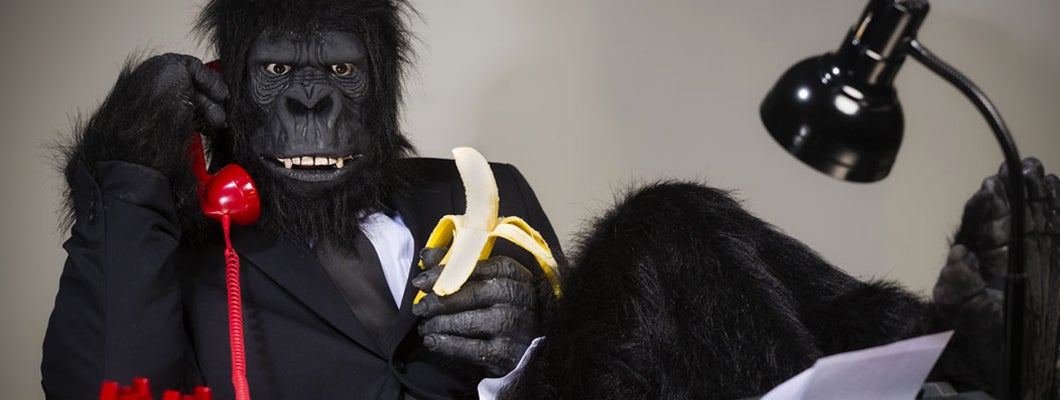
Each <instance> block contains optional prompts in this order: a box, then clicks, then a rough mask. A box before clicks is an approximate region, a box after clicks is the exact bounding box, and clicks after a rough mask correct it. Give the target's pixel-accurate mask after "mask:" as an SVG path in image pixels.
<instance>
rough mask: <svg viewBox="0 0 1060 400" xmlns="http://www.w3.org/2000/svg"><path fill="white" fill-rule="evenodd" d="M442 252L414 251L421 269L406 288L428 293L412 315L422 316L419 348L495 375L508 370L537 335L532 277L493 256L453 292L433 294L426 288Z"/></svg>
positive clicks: (511, 262)
mask: <svg viewBox="0 0 1060 400" xmlns="http://www.w3.org/2000/svg"><path fill="white" fill-rule="evenodd" d="M445 251H446V249H424V250H423V251H422V252H421V253H420V258H421V259H422V260H423V265H424V266H427V267H428V269H427V271H425V272H423V273H421V274H420V275H419V276H417V277H416V278H415V279H413V280H412V284H413V285H414V286H416V287H417V288H419V289H420V290H423V291H424V292H426V293H428V295H427V296H425V297H424V298H423V299H421V300H420V302H419V303H418V304H416V305H415V306H413V307H412V312H413V313H414V314H416V315H417V316H419V317H421V318H423V321H421V322H420V326H419V333H420V335H421V336H423V344H424V345H425V346H426V347H427V348H428V349H430V350H431V351H435V352H438V353H441V354H445V355H447V356H450V357H453V358H456V359H460V360H464V361H467V362H470V363H473V364H477V365H481V366H483V367H485V368H486V371H487V373H489V374H490V375H492V376H501V375H504V374H506V373H508V372H509V371H511V370H512V369H513V368H515V365H516V363H518V362H519V359H520V358H521V357H522V355H523V352H525V351H526V348H527V347H528V346H529V344H530V341H531V340H532V339H533V338H534V337H535V336H537V334H538V333H539V326H540V316H539V310H538V307H537V298H536V297H537V295H536V289H535V286H534V284H533V279H534V276H533V275H532V274H531V273H530V271H529V270H527V269H526V267H523V266H522V265H521V264H519V263H518V262H517V261H515V260H513V259H511V258H508V257H505V256H495V257H490V258H489V259H486V260H483V261H479V263H478V266H476V268H475V271H474V272H473V273H472V274H471V277H470V278H469V279H468V281H467V282H466V283H465V284H464V286H463V288H461V289H460V290H459V291H457V292H456V293H453V294H450V295H448V296H442V297H440V296H438V295H437V294H435V293H433V292H431V287H432V286H434V282H435V281H436V280H438V275H439V274H440V273H441V270H442V267H441V266H439V265H438V263H439V262H440V261H441V259H442V257H443V256H444V255H445Z"/></svg>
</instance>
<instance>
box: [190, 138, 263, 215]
mask: <svg viewBox="0 0 1060 400" xmlns="http://www.w3.org/2000/svg"><path fill="white" fill-rule="evenodd" d="M188 151H189V152H190V153H191V163H192V166H191V169H192V172H194V173H195V176H196V177H198V178H199V207H200V208H202V212H203V213H205V214H206V215H207V216H209V217H210V218H213V219H214V220H217V221H218V222H221V219H222V218H223V217H224V216H225V215H228V216H229V217H231V218H232V221H233V222H235V223H236V224H238V225H250V224H252V223H254V221H257V220H258V216H260V215H261V199H260V198H259V196H258V189H257V188H255V187H254V181H253V180H252V179H250V174H248V173H247V171H246V170H244V169H243V167H240V166H239V165H236V164H228V165H226V166H224V168H221V170H220V171H217V173H216V174H213V175H211V174H210V173H208V172H206V157H205V155H204V153H203V148H202V138H201V137H199V134H198V133H195V134H193V136H192V139H191V145H190V146H189V149H188Z"/></svg>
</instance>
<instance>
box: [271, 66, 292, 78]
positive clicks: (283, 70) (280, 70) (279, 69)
mask: <svg viewBox="0 0 1060 400" xmlns="http://www.w3.org/2000/svg"><path fill="white" fill-rule="evenodd" d="M265 71H266V72H268V73H270V74H273V75H276V76H281V75H286V74H287V73H288V72H291V66H290V65H286V64H277V63H270V64H265Z"/></svg>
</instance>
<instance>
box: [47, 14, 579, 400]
mask: <svg viewBox="0 0 1060 400" xmlns="http://www.w3.org/2000/svg"><path fill="white" fill-rule="evenodd" d="M401 7H402V5H401V4H399V3H395V2H392V1H380V0H351V1H339V0H335V1H314V0H306V1H286V0H284V1H281V0H275V1H236V0H232V1H228V0H217V1H213V2H211V3H209V4H208V5H207V6H206V9H205V10H204V12H203V14H202V18H201V22H200V24H201V25H200V28H201V29H204V30H206V31H207V32H208V33H209V34H210V35H211V36H212V38H213V39H214V43H215V44H216V45H217V51H218V53H219V55H220V56H221V61H220V64H221V69H222V70H223V76H222V75H219V74H218V73H216V72H214V71H212V70H210V69H208V68H207V67H206V66H204V65H203V63H202V62H200V61H199V60H197V59H195V58H193V57H190V56H183V55H175V54H167V55H162V56H157V57H153V58H151V59H149V60H146V61H145V62H143V63H141V64H139V65H137V66H134V67H130V68H129V69H128V70H127V71H125V72H124V73H123V74H122V75H121V77H120V78H119V79H118V82H117V84H116V85H115V88H114V90H113V91H112V93H111V94H110V95H109V97H108V98H107V100H106V101H105V102H104V104H103V105H102V106H101V108H100V109H99V111H98V112H97V113H96V114H95V115H93V116H92V118H91V119H90V120H89V121H88V123H87V124H86V125H85V126H84V127H82V128H81V130H80V132H79V135H78V136H77V141H76V143H75V144H74V145H73V146H71V148H70V152H69V157H68V164H67V166H66V170H65V172H66V178H67V181H68V183H69V188H70V195H71V196H70V197H71V198H70V201H71V203H72V208H73V210H72V211H73V217H74V220H75V223H74V225H73V228H72V231H71V238H70V239H69V240H68V241H67V242H66V244H65V248H66V250H67V252H68V253H69V257H68V259H67V262H66V266H65V268H64V271H63V276H62V281H61V284H60V291H59V294H58V297H57V300H56V304H55V309H54V312H53V314H52V317H51V320H50V323H49V326H48V332H47V335H46V338H45V343H44V359H43V364H42V372H43V377H44V379H43V385H44V389H45V392H46V394H47V396H48V397H49V398H63V399H75V398H86V397H90V396H94V395H95V393H96V392H97V391H98V390H99V388H100V384H101V383H102V382H103V381H104V380H115V381H119V382H125V383H127V382H129V381H130V380H131V379H132V378H133V377H135V376H143V377H147V378H149V379H150V380H151V383H152V386H153V387H154V388H155V389H157V390H162V389H167V388H181V389H184V390H185V391H187V390H188V389H190V387H191V386H193V385H196V384H207V385H209V386H210V387H211V388H212V389H213V390H214V391H215V394H216V396H217V398H221V399H224V398H231V397H232V396H233V389H232V385H231V384H229V382H230V380H229V379H230V376H231V375H230V374H231V361H230V360H229V349H228V329H227V328H228V327H227V325H226V323H225V322H226V317H225V312H226V310H227V306H226V298H225V276H224V269H225V260H224V252H223V244H224V240H223V239H222V238H221V237H220V235H219V232H218V231H219V227H218V225H217V224H216V223H213V222H211V221H208V220H206V219H205V217H204V216H203V215H202V213H201V212H200V211H199V207H198V204H197V194H196V181H195V178H194V177H193V176H192V175H191V171H190V168H189V164H188V161H187V159H186V156H185V155H186V154H187V151H188V150H187V149H188V142H189V139H190V138H191V137H192V133H191V132H192V131H193V130H195V129H205V131H206V132H207V133H208V137H209V138H210V139H212V140H211V146H210V147H211V150H212V152H211V154H212V158H213V161H214V164H215V165H222V164H223V163H227V162H236V163H238V164H240V165H242V166H243V167H244V168H246V169H247V170H248V171H249V173H250V174H251V176H252V177H253V179H254V180H255V181H256V183H257V186H258V189H259V191H260V193H261V197H262V203H263V206H262V207H263V210H262V217H261V219H260V220H259V221H258V222H256V223H255V224H253V225H251V226H247V227H236V228H235V229H234V231H233V232H232V243H233V245H234V248H235V249H236V251H237V252H238V253H239V254H240V256H241V257H242V260H243V268H242V277H241V285H242V290H243V315H244V321H245V322H244V326H245V335H246V346H247V347H246V349H247V356H246V359H247V364H248V365H247V369H248V380H249V382H250V387H251V392H252V393H253V396H254V398H256V399H296V398H299V399H307V398H308V399H338V398H350V397H356V398H381V399H398V398H419V399H443V398H467V397H473V396H474V389H475V385H476V384H477V383H478V382H479V381H480V380H481V379H483V378H484V377H487V376H498V375H501V374H503V373H506V372H507V371H508V370H510V369H511V368H512V367H513V366H514V365H515V362H516V361H517V360H518V358H519V357H520V356H521V355H522V353H523V352H524V350H525V349H526V347H527V345H528V343H529V341H530V340H531V339H532V338H533V337H534V336H535V335H536V334H537V333H538V332H537V331H538V326H539V325H540V321H539V318H540V316H541V315H542V313H541V311H542V310H541V308H543V307H544V306H541V307H539V305H538V302H539V301H538V300H540V301H541V302H542V303H546V302H547V301H548V296H537V291H538V290H548V289H547V287H545V286H546V285H541V289H539V287H538V286H535V283H536V282H542V281H543V279H538V278H540V276H537V277H535V276H534V275H533V273H531V272H530V271H528V270H527V269H526V268H524V267H523V266H522V265H521V264H525V265H533V264H528V263H532V262H534V260H533V258H532V257H530V256H529V255H528V254H525V253H523V252H517V251H514V246H511V247H505V246H499V247H498V248H497V251H496V252H495V253H494V254H499V255H504V254H507V255H511V256H512V257H513V258H514V259H513V258H508V257H504V256H495V257H492V258H490V259H489V260H487V261H484V262H482V265H480V267H479V268H478V269H477V271H476V273H475V275H473V276H472V278H471V281H470V282H468V283H467V284H466V285H465V287H464V289H463V290H462V291H461V292H460V293H458V294H455V295H451V296H447V297H445V298H444V299H439V298H437V296H436V295H434V294H431V295H430V296H428V297H427V298H425V299H424V300H423V301H422V302H421V305H418V306H417V307H416V308H415V309H414V308H413V305H412V300H413V297H414V295H415V294H416V291H417V287H419V288H428V287H429V286H430V285H431V280H432V278H436V274H434V275H430V274H423V275H424V276H427V277H425V278H419V279H418V280H417V279H414V278H416V277H417V274H419V273H420V268H419V267H418V266H417V263H416V261H418V260H416V258H417V257H415V252H416V250H417V249H420V248H423V246H424V243H425V239H426V235H427V234H428V233H429V232H430V229H431V227H433V226H434V224H435V223H437V221H438V220H439V219H440V218H441V217H442V216H443V215H446V214H462V213H463V210H464V191H463V185H462V183H461V181H460V179H459V176H458V174H457V172H456V170H455V167H454V165H453V163H452V162H447V161H443V160H432V159H408V158H404V157H405V156H406V154H407V153H408V152H409V151H410V150H411V146H410V145H409V143H408V142H407V140H406V139H405V138H404V136H402V135H401V133H400V132H399V131H398V130H397V119H398V118H397V109H398V102H399V77H400V75H401V67H402V64H403V62H404V61H403V60H404V59H405V51H406V47H407V45H406V43H407V41H406V40H407V39H406V34H405V29H404V27H403V25H402V22H401V20H400V11H401ZM493 170H494V174H495V176H496V179H497V184H498V186H499V190H500V196H501V198H502V199H503V201H502V202H501V209H500V212H501V214H502V215H512V216H521V217H523V218H525V219H526V220H527V221H528V222H529V223H530V224H531V225H532V226H534V227H536V228H537V229H539V230H540V231H541V233H542V234H543V236H544V238H545V240H546V241H547V242H548V244H549V246H550V247H551V248H553V249H555V251H557V252H558V251H559V246H558V245H559V243H558V241H557V239H556V236H555V233H554V232H553V230H552V228H551V226H550V224H549V222H548V220H547V219H546V217H545V215H544V213H543V212H542V210H541V207H540V205H539V204H538V202H537V200H536V198H535V196H534V194H533V191H532V190H531V189H530V186H529V185H528V184H527V183H526V181H525V180H524V179H523V177H522V176H521V175H520V174H519V172H518V171H516V170H515V168H513V167H511V166H509V165H501V164H494V165H493ZM557 255H560V254H558V253H557ZM517 260H518V261H517ZM535 270H536V268H535ZM538 275H540V273H538ZM413 283H415V286H414V285H413ZM414 313H415V314H414ZM417 326H418V329H414V328H417Z"/></svg>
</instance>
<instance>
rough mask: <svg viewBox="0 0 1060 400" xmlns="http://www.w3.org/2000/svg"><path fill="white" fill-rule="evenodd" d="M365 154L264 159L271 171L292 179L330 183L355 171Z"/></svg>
mask: <svg viewBox="0 0 1060 400" xmlns="http://www.w3.org/2000/svg"><path fill="white" fill-rule="evenodd" d="M362 157H363V154H350V155H346V156H342V157H329V156H322V155H303V156H292V157H263V159H264V160H266V161H268V162H266V164H268V165H269V166H270V167H271V169H272V170H273V171H274V172H276V173H278V174H279V175H283V176H286V177H289V178H292V179H297V180H300V181H309V182H322V181H330V180H334V179H336V178H338V177H339V176H340V175H342V174H344V173H346V172H347V171H349V170H351V169H353V168H352V166H353V165H355V164H357V162H358V161H360V159H361V158H362Z"/></svg>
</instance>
